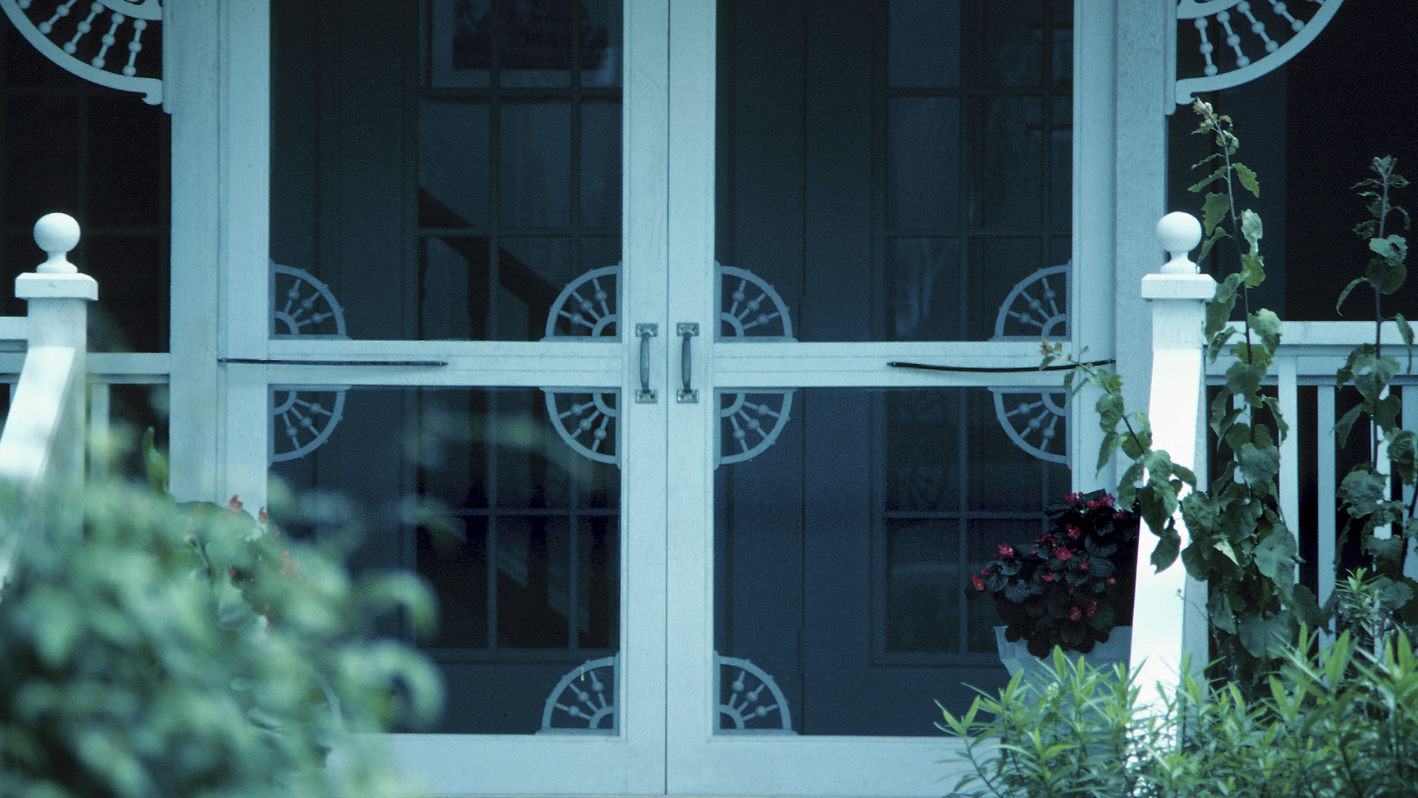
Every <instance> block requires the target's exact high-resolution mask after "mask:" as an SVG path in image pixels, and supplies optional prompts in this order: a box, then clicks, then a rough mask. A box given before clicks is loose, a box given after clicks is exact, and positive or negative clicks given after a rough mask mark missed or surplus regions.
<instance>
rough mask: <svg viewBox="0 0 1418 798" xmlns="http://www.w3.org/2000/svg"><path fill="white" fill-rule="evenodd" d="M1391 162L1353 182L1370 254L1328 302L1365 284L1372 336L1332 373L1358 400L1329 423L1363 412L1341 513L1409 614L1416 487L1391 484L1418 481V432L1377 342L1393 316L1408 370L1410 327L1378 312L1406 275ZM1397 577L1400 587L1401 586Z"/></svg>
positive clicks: (1415, 611) (1413, 613) (1342, 433)
mask: <svg viewBox="0 0 1418 798" xmlns="http://www.w3.org/2000/svg"><path fill="white" fill-rule="evenodd" d="M1396 165H1397V163H1396V161H1395V159H1394V158H1392V157H1383V158H1375V159H1374V160H1373V163H1372V164H1371V165H1370V168H1371V169H1372V171H1373V173H1374V176H1373V177H1370V178H1367V179H1365V180H1363V181H1362V182H1360V183H1359V184H1358V185H1356V186H1355V187H1354V188H1355V189H1357V190H1358V192H1359V196H1360V197H1363V198H1365V199H1367V200H1368V211H1369V215H1370V216H1371V217H1372V218H1370V219H1366V220H1364V221H1362V222H1360V223H1359V224H1357V225H1355V226H1354V232H1355V234H1357V235H1358V236H1359V238H1360V240H1362V241H1365V242H1366V243H1367V246H1368V249H1369V251H1370V253H1371V257H1370V258H1369V261H1368V264H1367V266H1366V267H1365V270H1364V274H1363V276H1360V277H1356V278H1354V279H1353V280H1352V281H1350V283H1349V284H1348V285H1347V286H1345V288H1344V291H1343V293H1341V294H1340V295H1339V300H1338V302H1336V303H1335V310H1336V311H1339V310H1340V308H1342V307H1343V305H1344V302H1345V300H1346V299H1348V298H1349V296H1350V295H1351V292H1353V291H1354V289H1356V288H1359V287H1360V286H1368V288H1369V290H1370V293H1371V294H1372V297H1373V305H1372V307H1373V316H1374V340H1373V343H1372V344H1369V343H1365V344H1362V345H1360V346H1358V347H1355V348H1354V350H1353V351H1352V352H1350V353H1349V357H1348V359H1347V361H1346V362H1345V364H1344V366H1343V367H1341V368H1340V369H1339V371H1338V373H1337V374H1336V375H1335V377H1336V380H1337V382H1338V384H1339V385H1340V386H1345V385H1348V386H1352V388H1353V390H1354V392H1355V393H1357V394H1358V401H1357V402H1356V403H1355V404H1354V406H1353V407H1352V408H1350V410H1349V411H1348V412H1346V413H1345V414H1344V415H1343V416H1342V417H1341V418H1340V419H1339V422H1338V423H1337V424H1336V425H1335V435H1336V437H1337V439H1338V442H1339V445H1340V446H1343V445H1344V442H1345V441H1346V440H1347V439H1348V437H1349V435H1350V433H1351V431H1352V430H1353V428H1354V425H1355V424H1357V423H1359V422H1360V421H1361V420H1364V419H1367V423H1368V432H1369V435H1368V438H1369V440H1368V444H1369V446H1368V449H1369V459H1368V460H1367V461H1363V462H1360V463H1358V464H1357V465H1355V466H1354V467H1353V468H1352V469H1350V471H1349V473H1348V474H1346V475H1345V477H1344V479H1343V480H1342V481H1341V482H1340V485H1339V491H1338V496H1339V499H1340V501H1341V503H1342V505H1343V507H1344V509H1345V511H1346V512H1347V514H1348V515H1349V523H1348V525H1347V528H1346V531H1348V530H1352V529H1355V528H1357V529H1358V530H1359V534H1360V536H1361V537H1360V542H1361V547H1362V550H1363V551H1364V552H1365V553H1366V554H1368V555H1369V556H1370V557H1371V558H1372V564H1373V567H1374V570H1375V571H1376V573H1377V574H1378V578H1379V579H1380V580H1381V581H1382V583H1383V584H1384V585H1394V588H1393V589H1394V590H1397V591H1399V592H1406V594H1407V596H1408V598H1407V601H1405V602H1404V605H1405V606H1404V614H1405V615H1407V616H1408V617H1409V620H1415V619H1418V606H1414V601H1413V595H1414V593H1413V590H1412V589H1411V588H1412V587H1413V586H1415V585H1414V583H1413V582H1412V580H1411V579H1406V578H1405V577H1404V576H1403V565H1404V560H1405V558H1406V557H1407V554H1408V548H1409V541H1410V540H1412V539H1414V538H1415V537H1418V519H1415V517H1414V509H1415V508H1414V501H1418V490H1415V491H1414V501H1410V502H1409V503H1408V504H1407V505H1405V504H1404V502H1403V499H1402V498H1401V496H1400V497H1395V496H1394V490H1395V488H1396V487H1398V486H1406V487H1413V486H1415V485H1418V434H1415V433H1414V432H1413V431H1412V430H1405V429H1403V428H1402V427H1400V426H1399V411H1400V402H1399V397H1398V396H1397V395H1394V394H1393V393H1391V392H1390V391H1389V386H1390V383H1391V382H1392V381H1393V378H1394V377H1395V376H1396V375H1398V374H1399V373H1400V372H1401V371H1402V369H1403V366H1402V365H1401V364H1400V363H1399V361H1398V359H1397V358H1394V357H1392V356H1391V355H1385V354H1384V350H1383V325H1384V322H1393V323H1394V325H1395V326H1396V327H1397V329H1398V334H1399V337H1400V338H1402V340H1403V343H1404V346H1405V347H1406V348H1407V350H1408V371H1409V372H1411V371H1412V370H1413V329H1412V327H1411V326H1410V325H1409V323H1408V320H1407V319H1406V318H1404V316H1403V314H1402V313H1395V314H1393V315H1392V316H1385V315H1384V312H1383V298H1384V297H1385V296H1389V295H1392V294H1393V293H1394V292H1396V291H1398V289H1400V288H1402V287H1403V284H1404V282H1405V281H1406V280H1407V277H1408V269H1407V266H1406V265H1405V263H1404V261H1405V259H1406V258H1407V255H1408V242H1407V240H1406V239H1404V237H1403V236H1402V235H1399V234H1398V233H1396V232H1393V230H1394V228H1395V227H1397V226H1398V222H1399V221H1400V220H1401V222H1402V228H1403V229H1404V230H1407V229H1408V228H1409V225H1410V221H1411V220H1410V219H1409V216H1408V212H1407V211H1405V210H1404V209H1403V208H1401V207H1399V206H1397V205H1394V204H1393V203H1392V202H1391V201H1390V193H1391V192H1392V191H1393V190H1394V189H1399V188H1403V187H1404V186H1406V185H1408V181H1407V180H1405V179H1404V178H1403V176H1402V175H1400V174H1398V173H1397V172H1396V171H1394V169H1395V167H1396ZM1346 393H1347V392H1346ZM1385 452H1386V456H1385ZM1385 460H1386V461H1387V462H1384V461H1385ZM1395 533H1396V534H1395ZM1405 582H1406V583H1407V585H1408V586H1407V587H1403V586H1402V585H1403V584H1404V583H1405Z"/></svg>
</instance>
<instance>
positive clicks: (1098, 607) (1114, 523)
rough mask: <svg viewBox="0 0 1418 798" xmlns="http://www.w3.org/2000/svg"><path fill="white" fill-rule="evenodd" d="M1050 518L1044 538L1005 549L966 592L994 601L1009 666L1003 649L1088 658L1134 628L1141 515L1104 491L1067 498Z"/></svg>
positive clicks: (1053, 506)
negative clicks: (1118, 630) (1013, 647)
mask: <svg viewBox="0 0 1418 798" xmlns="http://www.w3.org/2000/svg"><path fill="white" fill-rule="evenodd" d="M1045 514H1046V515H1047V516H1048V518H1049V522H1050V528H1049V530H1048V531H1047V532H1045V533H1044V534H1043V535H1041V536H1039V538H1038V539H1037V540H1035V541H1034V542H1032V543H1027V544H1018V543H1001V544H1000V545H999V551H998V553H997V554H996V555H995V556H994V557H993V558H992V559H991V560H990V561H989V563H988V564H987V565H986V566H985V567H984V568H983V569H981V571H980V572H979V573H978V574H975V575H973V576H971V577H970V584H969V586H968V588H967V590H966V594H967V595H968V596H969V597H970V598H971V599H978V598H980V597H981V596H985V595H989V596H991V597H992V598H993V599H994V601H995V610H996V611H997V612H998V613H999V617H1000V620H1002V621H1004V624H1005V625H1004V626H1003V627H1000V628H997V629H996V634H997V635H998V636H999V640H1000V647H1001V659H1002V660H1005V665H1006V666H1010V665H1011V664H1013V663H1011V662H1010V661H1009V660H1010V659H1011V658H1012V657H1011V655H1010V654H1009V653H1008V651H1007V646H1006V643H1009V644H1019V643H1022V644H1023V645H1024V646H1025V647H1026V648H1027V649H1028V653H1029V654H1031V655H1033V656H1034V657H1040V658H1043V657H1047V656H1049V652H1050V651H1051V650H1052V649H1053V647H1054V646H1059V647H1060V648H1062V649H1064V650H1065V651H1076V652H1079V653H1088V652H1090V651H1093V649H1094V647H1095V646H1096V645H1097V644H1099V643H1105V642H1107V641H1108V640H1109V639H1110V638H1114V637H1119V638H1120V637H1122V636H1121V635H1114V630H1115V629H1116V628H1117V627H1129V628H1130V627H1131V625H1132V597H1133V585H1134V579H1135V575H1134V571H1135V564H1136V557H1137V532H1138V523H1139V516H1138V514H1137V513H1136V512H1134V511H1132V510H1129V509H1123V508H1119V507H1118V506H1117V502H1116V500H1115V499H1114V498H1113V496H1111V495H1110V494H1108V493H1106V492H1104V491H1101V490H1098V491H1093V492H1092V493H1070V494H1068V495H1067V496H1065V497H1064V499H1063V501H1059V502H1054V503H1053V504H1051V505H1049V507H1048V509H1047V510H1045ZM1128 637H1130V635H1128ZM1120 642H1121V646H1122V651H1123V655H1122V658H1124V659H1125V658H1126V641H1125V640H1122V641H1120ZM1015 670H1017V668H1011V673H1013V672H1014V671H1015Z"/></svg>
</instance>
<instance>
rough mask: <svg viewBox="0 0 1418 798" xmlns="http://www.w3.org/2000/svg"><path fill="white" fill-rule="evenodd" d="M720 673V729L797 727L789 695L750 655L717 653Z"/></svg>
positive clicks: (759, 729) (753, 730)
mask: <svg viewBox="0 0 1418 798" xmlns="http://www.w3.org/2000/svg"><path fill="white" fill-rule="evenodd" d="M714 668H715V670H717V671H718V673H719V731H720V732H725V731H744V732H765V731H778V732H788V733H792V731H793V717H792V714H791V713H790V712H789V711H788V699H787V698H786V697H785V696H784V695H783V691H782V690H780V689H778V685H777V683H776V682H774V681H773V677H772V676H769V675H768V674H767V673H766V672H765V671H764V670H763V669H762V668H760V667H758V666H757V665H754V664H753V663H752V662H749V661H748V660H746V659H739V658H737V657H721V656H719V655H718V654H715V655H714Z"/></svg>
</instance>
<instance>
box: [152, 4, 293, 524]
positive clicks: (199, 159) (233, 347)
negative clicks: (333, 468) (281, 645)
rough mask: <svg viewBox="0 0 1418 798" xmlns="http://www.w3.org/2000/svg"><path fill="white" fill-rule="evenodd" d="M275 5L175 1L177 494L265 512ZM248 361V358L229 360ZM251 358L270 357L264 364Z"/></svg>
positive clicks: (170, 24)
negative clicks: (231, 501) (235, 501)
mask: <svg viewBox="0 0 1418 798" xmlns="http://www.w3.org/2000/svg"><path fill="white" fill-rule="evenodd" d="M269 10H270V8H269V3H268V2H267V0H171V2H168V3H165V4H164V13H165V14H166V16H165V20H164V26H165V28H164V31H163V35H164V44H163V73H164V79H163V94H164V104H165V107H166V108H167V110H168V111H169V112H170V113H171V114H172V288H171V291H172V320H171V323H172V332H171V344H170V346H171V351H172V354H171V363H172V377H171V395H172V398H171V416H170V419H169V434H168V438H169V447H170V451H171V459H172V470H171V476H170V486H169V487H170V489H171V490H172V492H173V494H174V495H176V496H177V498H178V499H181V500H208V501H212V500H215V501H218V502H220V503H225V502H226V500H227V499H228V498H230V497H231V496H233V495H239V496H240V497H241V500H242V501H243V502H245V503H246V504H247V506H249V507H250V508H251V509H252V511H255V509H256V508H257V507H258V506H260V505H263V504H265V494H266V466H267V457H268V452H267V440H268V439H267V431H266V422H267V419H268V416H269V402H268V398H267V397H268V395H269V392H268V389H267V387H266V367H265V366H264V365H262V364H260V363H259V361H261V360H263V359H264V358H266V356H267V352H266V345H267V341H268V338H269V328H270V319H271V310H270V297H269V293H268V291H267V290H264V289H265V288H266V286H267V285H268V284H269V280H270V267H269V256H268V254H267V253H268V241H269V238H270V236H269V216H270V189H269V185H270V184H269V173H270V91H269V83H270V79H269V66H270V65H269V57H268V56H269V49H270V26H269ZM229 360H240V361H245V362H239V363H233V362H223V361H229ZM250 361H258V362H256V363H252V362H250Z"/></svg>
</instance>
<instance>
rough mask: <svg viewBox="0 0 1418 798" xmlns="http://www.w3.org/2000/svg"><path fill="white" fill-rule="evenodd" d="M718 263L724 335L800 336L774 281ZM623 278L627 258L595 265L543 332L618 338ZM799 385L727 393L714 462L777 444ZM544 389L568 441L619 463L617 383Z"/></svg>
mask: <svg viewBox="0 0 1418 798" xmlns="http://www.w3.org/2000/svg"><path fill="white" fill-rule="evenodd" d="M715 270H716V272H717V274H718V280H719V291H720V296H719V299H720V303H721V304H720V306H719V307H720V312H719V319H720V329H719V340H720V341H725V340H737V339H749V338H752V339H754V340H757V341H764V340H768V341H792V340H794V338H793V322H792V317H791V316H790V314H789V313H788V306H787V304H786V303H784V302H783V299H782V297H780V296H779V295H778V292H777V291H775V290H773V286H771V285H769V284H768V283H766V282H764V281H763V280H762V279H761V278H760V277H758V276H757V275H755V274H754V273H753V272H750V271H748V270H747V269H738V268H734V267H732V266H723V265H720V264H715ZM619 282H620V264H616V265H614V266H603V267H601V268H598V269H592V270H591V271H588V272H586V273H585V274H583V275H581V276H580V277H577V278H576V279H575V280H572V281H571V282H570V283H569V284H568V285H567V286H566V287H565V288H563V289H562V290H561V293H560V294H558V295H557V298H556V301H555V302H553V303H552V307H551V312H550V313H548V314H547V323H546V338H545V339H543V340H561V339H572V338H594V339H606V340H615V339H617V338H618V336H619V335H620V328H619V326H618V325H619V322H620V313H619V307H620V305H619V301H620V300H619V292H618V291H619ZM793 390H794V389H791V388H783V389H767V390H759V391H752V392H726V393H721V394H720V395H719V396H720V398H719V401H720V405H719V415H720V424H719V426H718V428H717V429H718V435H719V440H718V441H717V442H716V445H715V461H714V465H715V467H717V466H718V465H719V464H721V463H741V462H743V461H745V460H749V459H751V458H753V457H756V456H758V455H759V454H760V453H762V452H763V451H764V450H766V449H767V448H768V447H769V446H772V445H773V442H774V441H776V440H777V439H778V435H779V433H781V432H782V431H783V427H784V425H786V424H787V423H788V418H789V415H790V411H791V410H792V403H793ZM542 391H543V393H544V394H545V396H546V403H547V416H548V417H549V418H550V419H551V422H552V425H553V426H554V427H555V428H556V432H557V434H558V435H560V436H561V439H562V440H563V441H565V442H566V445H568V446H570V447H571V448H572V449H573V450H575V451H576V452H577V453H579V454H580V455H581V456H583V457H586V458H587V459H590V460H594V461H596V462H599V463H614V464H619V455H618V449H617V447H616V416H617V412H616V408H617V404H616V397H617V395H618V394H617V393H616V392H615V391H580V392H576V391H555V390H550V389H546V388H544V389H542Z"/></svg>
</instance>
